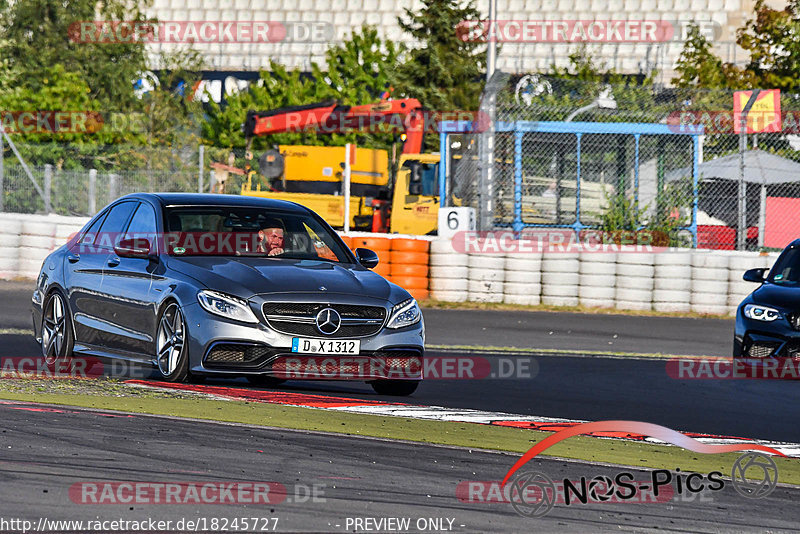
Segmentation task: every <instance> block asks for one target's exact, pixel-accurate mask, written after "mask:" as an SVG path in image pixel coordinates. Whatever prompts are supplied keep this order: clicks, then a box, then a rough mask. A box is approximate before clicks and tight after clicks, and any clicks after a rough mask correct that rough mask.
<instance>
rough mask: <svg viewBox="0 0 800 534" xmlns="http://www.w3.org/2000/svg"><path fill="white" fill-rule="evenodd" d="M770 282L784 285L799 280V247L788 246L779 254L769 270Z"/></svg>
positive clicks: (795, 283)
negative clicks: (788, 247) (787, 248)
mask: <svg viewBox="0 0 800 534" xmlns="http://www.w3.org/2000/svg"><path fill="white" fill-rule="evenodd" d="M770 282H773V283H775V284H784V285H797V283H798V282H800V249H797V248H790V249H789V250H787V251H786V252H785V253H783V254H781V256H780V258H778V261H776V262H775V266H774V267H773V268H772V271H771V272H770Z"/></svg>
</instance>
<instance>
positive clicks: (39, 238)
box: [0, 213, 89, 280]
mask: <svg viewBox="0 0 800 534" xmlns="http://www.w3.org/2000/svg"><path fill="white" fill-rule="evenodd" d="M88 220H89V218H88V217H63V216H58V215H28V214H19V213H0V279H5V280H9V279H14V278H28V279H36V277H37V276H38V275H39V271H40V269H41V267H42V262H43V261H44V259H45V258H46V257H47V255H48V254H50V252H52V251H53V250H55V249H56V248H58V247H60V246H61V245H63V244H64V243H66V242H67V241H68V240H69V238H70V236H72V235H73V234H74V233H75V232H78V231H79V230H80V229H81V228H82V227H83V225H84V224H86V222H87V221H88Z"/></svg>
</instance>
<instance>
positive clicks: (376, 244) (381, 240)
mask: <svg viewBox="0 0 800 534" xmlns="http://www.w3.org/2000/svg"><path fill="white" fill-rule="evenodd" d="M352 240H353V241H352V244H351V247H352V248H354V249H356V248H368V249H370V250H374V251H375V252H378V251H379V250H390V247H391V239H388V238H386V237H353V238H352Z"/></svg>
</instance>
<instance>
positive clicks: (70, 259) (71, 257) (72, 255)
mask: <svg viewBox="0 0 800 534" xmlns="http://www.w3.org/2000/svg"><path fill="white" fill-rule="evenodd" d="M80 259H81V255H80V254H75V253H70V254H68V255H67V261H68V262H70V263H75V262H77V261H78V260H80Z"/></svg>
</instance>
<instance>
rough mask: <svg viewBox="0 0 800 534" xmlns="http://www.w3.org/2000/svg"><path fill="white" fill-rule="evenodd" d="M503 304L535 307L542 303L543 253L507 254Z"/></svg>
mask: <svg viewBox="0 0 800 534" xmlns="http://www.w3.org/2000/svg"><path fill="white" fill-rule="evenodd" d="M505 271H506V272H505V280H504V282H503V302H505V303H506V304H523V305H526V306H535V305H537V304H540V303H541V294H542V254H541V252H535V253H525V252H516V253H515V252H511V253H508V254H506V261H505Z"/></svg>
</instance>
